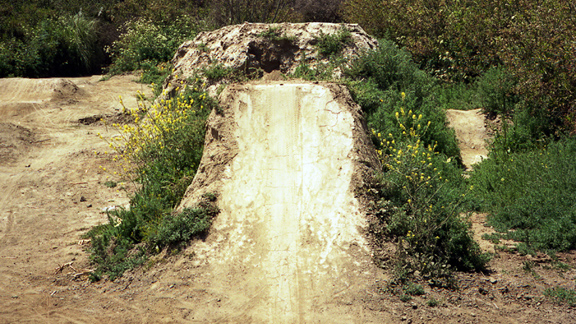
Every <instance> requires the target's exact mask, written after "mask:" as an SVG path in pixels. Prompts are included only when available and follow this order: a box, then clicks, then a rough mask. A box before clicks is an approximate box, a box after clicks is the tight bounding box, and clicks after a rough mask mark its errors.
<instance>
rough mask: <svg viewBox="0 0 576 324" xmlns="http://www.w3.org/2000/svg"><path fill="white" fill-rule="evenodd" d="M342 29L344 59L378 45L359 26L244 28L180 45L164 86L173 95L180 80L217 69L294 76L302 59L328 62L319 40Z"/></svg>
mask: <svg viewBox="0 0 576 324" xmlns="http://www.w3.org/2000/svg"><path fill="white" fill-rule="evenodd" d="M343 28H345V29H347V30H348V31H349V32H350V40H349V42H347V43H345V44H344V45H345V46H344V47H343V49H342V54H343V55H344V56H345V57H352V56H354V55H358V54H359V53H360V52H361V51H363V50H367V49H373V48H375V47H376V46H377V44H378V43H377V41H376V39H374V38H372V37H371V36H369V35H368V34H366V32H365V31H364V30H363V29H362V28H361V27H360V26H359V25H357V24H331V23H302V24H291V23H283V24H272V25H270V24H260V23H244V24H242V25H233V26H227V27H223V28H221V29H218V30H215V31H211V32H202V33H200V34H199V35H198V36H197V37H196V38H195V39H194V40H193V41H189V42H186V43H184V44H182V46H180V48H179V49H178V51H177V52H176V55H175V56H174V59H173V60H172V63H173V64H174V69H175V71H174V73H173V74H172V76H170V77H169V78H168V79H167V81H166V85H167V89H168V90H169V91H171V90H172V89H174V88H175V87H176V86H177V85H178V84H180V81H181V80H186V79H187V78H190V77H192V76H194V75H195V73H197V72H198V71H200V70H202V69H203V68H206V67H209V66H211V65H215V64H221V65H222V67H224V68H230V69H233V70H236V71H244V72H251V71H256V70H261V71H263V72H265V73H270V72H272V71H276V70H278V71H280V72H282V73H292V72H294V70H295V69H296V67H298V65H300V63H301V62H302V58H303V57H304V56H305V57H306V62H307V64H309V66H311V67H313V66H315V65H316V64H318V63H319V62H324V63H326V62H328V60H329V58H327V57H324V56H322V55H321V54H320V53H319V51H318V47H317V46H316V45H317V44H318V39H319V38H320V37H321V36H322V35H332V34H334V33H337V32H339V31H341V30H342V29H343ZM170 84H172V85H173V86H170Z"/></svg>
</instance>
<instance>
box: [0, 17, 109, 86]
mask: <svg viewBox="0 0 576 324" xmlns="http://www.w3.org/2000/svg"><path fill="white" fill-rule="evenodd" d="M96 32H97V23H96V21H95V20H92V19H88V18H86V17H84V16H83V15H82V14H77V15H75V16H62V17H60V18H58V19H49V18H46V19H44V20H42V21H40V22H39V23H38V25H37V26H35V27H32V28H30V29H26V30H25V32H24V35H23V36H22V38H20V39H18V38H16V39H5V40H0V62H2V63H0V77H6V76H30V77H47V76H73V75H79V74H87V73H91V72H93V71H94V70H95V69H97V68H98V66H96V65H97V63H98V62H99V61H101V53H102V52H101V50H99V48H98V47H97V45H98V44H97V40H98V39H97V34H96Z"/></svg>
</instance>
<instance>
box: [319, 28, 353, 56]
mask: <svg viewBox="0 0 576 324" xmlns="http://www.w3.org/2000/svg"><path fill="white" fill-rule="evenodd" d="M351 40H352V38H351V34H350V30H348V28H346V27H341V28H340V29H339V30H338V31H337V32H336V33H334V34H324V33H322V32H320V36H318V37H316V41H317V42H318V43H317V44H316V46H317V47H318V52H319V53H320V55H323V56H325V57H331V56H335V55H337V54H340V52H341V51H342V49H343V48H344V46H346V44H348V43H349V42H350V41H351Z"/></svg>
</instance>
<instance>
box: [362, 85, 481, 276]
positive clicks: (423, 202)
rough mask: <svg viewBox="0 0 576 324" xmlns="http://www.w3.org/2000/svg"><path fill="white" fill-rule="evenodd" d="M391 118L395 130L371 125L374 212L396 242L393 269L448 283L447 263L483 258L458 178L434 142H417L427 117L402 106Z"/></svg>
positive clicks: (462, 265) (473, 264)
mask: <svg viewBox="0 0 576 324" xmlns="http://www.w3.org/2000/svg"><path fill="white" fill-rule="evenodd" d="M402 97H403V99H404V97H405V95H404V93H402ZM395 117H396V121H397V123H398V126H399V128H400V129H401V130H402V132H401V133H400V134H399V135H394V134H392V133H389V134H387V135H385V136H383V135H382V133H380V132H377V131H376V130H373V134H374V136H375V137H376V138H377V139H378V144H379V149H378V154H379V156H380V159H381V161H382V165H383V166H384V170H383V174H382V175H381V176H380V182H381V184H382V198H383V199H382V200H381V201H380V204H381V207H382V208H381V209H380V210H381V212H382V214H381V215H380V216H381V217H382V220H383V221H384V222H385V223H386V230H385V232H386V233H385V234H386V235H389V236H391V237H393V238H395V240H396V242H397V249H398V264H397V265H398V267H399V269H403V271H409V272H410V273H412V274H414V273H418V274H421V275H422V276H424V277H426V278H429V279H431V280H433V281H434V282H435V283H436V284H449V279H450V267H454V268H456V269H459V270H470V269H481V268H483V267H484V264H485V263H486V262H487V261H488V256H487V255H483V254H481V253H480V250H479V247H478V245H477V244H476V242H474V240H473V239H472V236H471V234H470V233H469V227H470V226H469V223H468V222H467V221H466V219H465V218H463V217H462V216H461V213H462V212H463V210H464V208H463V206H464V204H463V203H464V200H465V199H466V195H465V194H463V189H464V180H463V178H462V176H461V172H460V171H459V168H458V166H457V164H456V162H455V161H453V160H452V158H447V157H446V156H445V155H443V154H440V153H438V152H437V151H436V146H437V145H436V144H434V145H431V144H428V145H426V144H424V142H423V141H422V137H423V136H424V134H426V132H428V130H429V128H430V126H431V122H430V121H428V122H426V124H423V123H422V121H423V120H424V119H423V118H424V117H423V116H422V115H421V114H419V115H416V114H414V113H413V112H412V111H408V112H406V111H405V110H404V108H403V107H400V109H399V111H396V112H395Z"/></svg>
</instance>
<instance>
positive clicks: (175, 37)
mask: <svg viewBox="0 0 576 324" xmlns="http://www.w3.org/2000/svg"><path fill="white" fill-rule="evenodd" d="M124 28H125V32H124V33H123V34H122V35H121V36H120V38H119V39H118V40H117V41H115V42H114V43H113V44H112V46H110V47H109V48H107V52H108V53H109V54H110V56H111V57H112V65H111V66H110V67H109V73H111V74H115V73H121V72H125V71H134V70H137V69H141V68H146V67H150V66H156V65H158V64H160V63H164V62H168V61H169V60H170V59H172V56H174V52H175V51H176V49H177V48H178V46H180V45H181V44H182V43H183V42H184V41H185V40H189V39H192V38H194V36H195V35H196V33H197V32H198V30H199V28H198V27H197V25H196V24H195V21H194V20H193V19H192V18H191V17H188V16H182V17H178V18H177V19H175V20H173V21H171V22H169V23H166V24H161V23H155V22H153V21H151V20H145V19H137V20H133V21H130V22H128V23H126V25H125V27H124Z"/></svg>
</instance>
